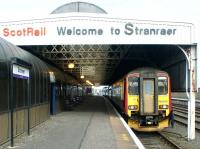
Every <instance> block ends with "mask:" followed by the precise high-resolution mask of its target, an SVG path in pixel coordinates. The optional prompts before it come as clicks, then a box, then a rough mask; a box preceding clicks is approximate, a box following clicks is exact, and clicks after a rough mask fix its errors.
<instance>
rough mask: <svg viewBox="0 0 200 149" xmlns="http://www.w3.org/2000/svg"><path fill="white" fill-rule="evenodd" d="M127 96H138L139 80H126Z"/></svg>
mask: <svg viewBox="0 0 200 149" xmlns="http://www.w3.org/2000/svg"><path fill="white" fill-rule="evenodd" d="M128 94H129V95H138V94H139V78H135V77H134V78H128Z"/></svg>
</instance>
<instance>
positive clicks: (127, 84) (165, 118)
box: [111, 68, 173, 131]
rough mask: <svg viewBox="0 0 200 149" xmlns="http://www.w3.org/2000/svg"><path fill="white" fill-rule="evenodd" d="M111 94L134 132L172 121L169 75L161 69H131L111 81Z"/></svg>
mask: <svg viewBox="0 0 200 149" xmlns="http://www.w3.org/2000/svg"><path fill="white" fill-rule="evenodd" d="M111 95H112V97H111V99H112V101H114V102H115V103H116V104H117V105H118V106H119V107H120V108H121V110H123V111H124V114H125V115H126V117H127V121H128V125H129V126H130V127H131V128H133V129H135V130H137V131H160V130H162V129H164V128H166V127H168V126H169V125H170V123H171V122H172V121H173V113H172V105H171V90H170V78H169V75H168V74H167V73H166V72H164V71H160V70H156V69H153V68H141V69H137V70H135V71H132V72H130V73H129V74H127V75H126V76H125V77H123V78H122V79H121V80H120V81H118V82H116V83H115V84H113V88H112V93H111Z"/></svg>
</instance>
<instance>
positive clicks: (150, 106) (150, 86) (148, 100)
mask: <svg viewBox="0 0 200 149" xmlns="http://www.w3.org/2000/svg"><path fill="white" fill-rule="evenodd" d="M155 82H156V81H155V78H143V81H141V83H142V85H141V87H142V90H141V105H143V106H141V111H142V114H144V115H150V114H156V113H157V112H156V111H157V110H156V104H157V102H156V99H157V97H156V86H155V85H156V83H155Z"/></svg>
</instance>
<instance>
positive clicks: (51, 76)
mask: <svg viewBox="0 0 200 149" xmlns="http://www.w3.org/2000/svg"><path fill="white" fill-rule="evenodd" d="M49 77H50V82H51V83H55V82H56V77H55V75H54V72H49Z"/></svg>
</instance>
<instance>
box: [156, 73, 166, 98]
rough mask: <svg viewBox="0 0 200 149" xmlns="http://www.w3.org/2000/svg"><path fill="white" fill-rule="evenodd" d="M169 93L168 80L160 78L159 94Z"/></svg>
mask: <svg viewBox="0 0 200 149" xmlns="http://www.w3.org/2000/svg"><path fill="white" fill-rule="evenodd" d="M167 91H168V85H167V78H166V77H158V94H159V95H165V94H167Z"/></svg>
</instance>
